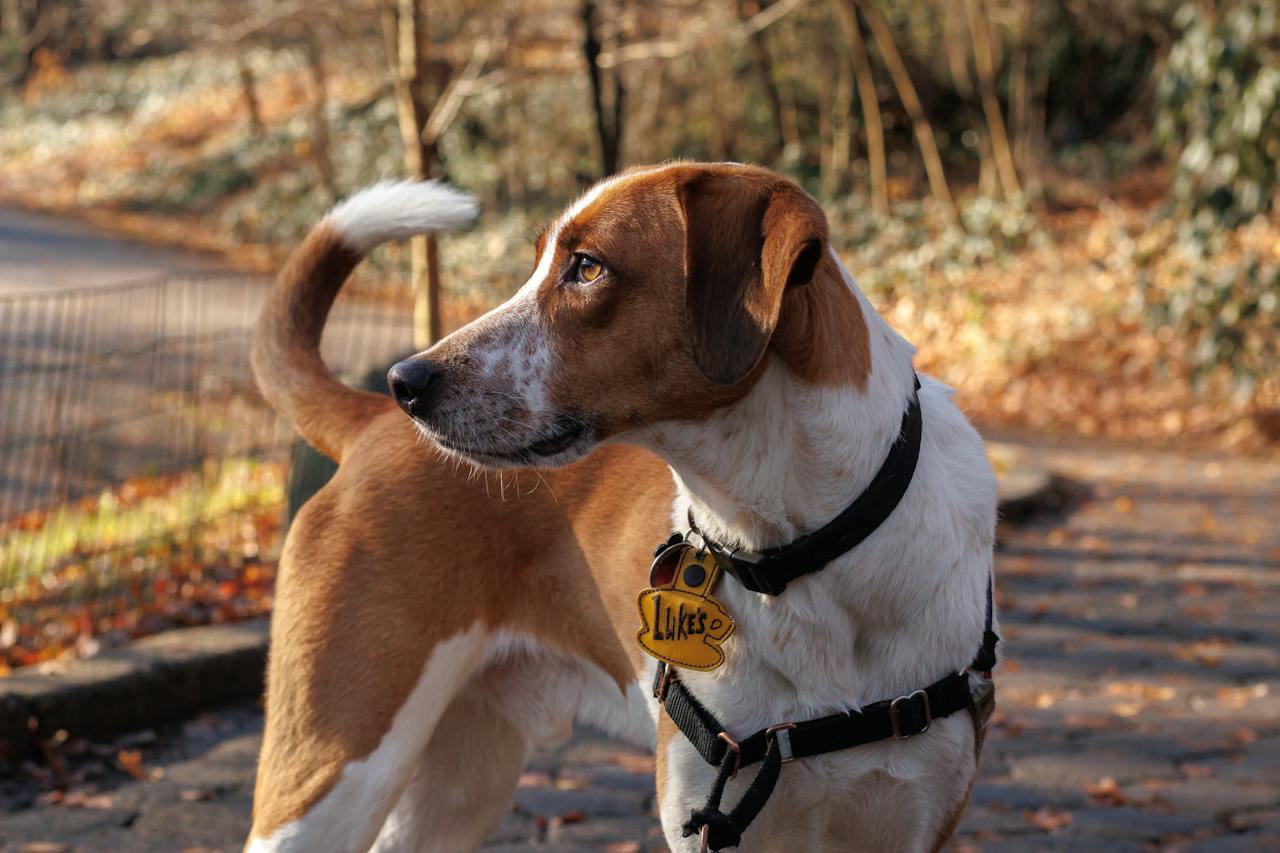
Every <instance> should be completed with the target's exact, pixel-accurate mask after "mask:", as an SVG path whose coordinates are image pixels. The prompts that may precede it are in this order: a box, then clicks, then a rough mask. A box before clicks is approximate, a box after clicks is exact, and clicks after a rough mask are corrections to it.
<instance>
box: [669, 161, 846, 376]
mask: <svg viewBox="0 0 1280 853" xmlns="http://www.w3.org/2000/svg"><path fill="white" fill-rule="evenodd" d="M679 196H680V207H681V208H682V210H683V212H684V220H685V250H684V251H685V277H686V280H685V317H686V323H687V331H688V335H689V340H690V342H691V344H692V346H693V358H694V361H695V362H696V363H697V365H698V369H699V370H701V371H702V373H703V375H705V376H706V377H707V378H708V379H710V380H711V381H712V382H714V383H716V384H718V385H733V384H734V383H737V382H740V381H742V380H743V379H744V378H746V377H747V376H748V375H749V374H750V373H751V371H752V370H753V369H754V368H755V366H756V364H758V363H759V361H760V358H761V357H762V356H763V355H764V351H765V348H766V347H767V346H768V345H769V339H770V338H771V337H772V336H773V330H774V327H776V326H777V324H778V312H779V311H780V310H781V308H782V295H783V292H784V291H785V290H786V289H787V288H788V287H792V286H799V285H804V284H807V283H808V282H809V280H810V279H811V278H813V272H814V268H815V267H817V265H818V261H820V260H821V259H822V255H823V253H824V252H825V251H826V246H827V220H826V217H825V216H824V215H823V213H822V209H821V208H820V207H818V204H817V202H815V201H814V200H813V199H812V198H810V197H809V196H808V195H806V194H805V192H804V191H803V190H801V189H800V188H799V187H797V186H796V185H795V184H792V183H790V182H788V181H782V180H778V181H760V180H758V179H756V178H755V177H754V176H741V175H735V174H731V173H729V174H725V173H717V172H703V173H699V174H696V175H694V176H693V177H691V178H689V179H688V180H686V181H684V182H683V183H682V184H681V185H680V187H679Z"/></svg>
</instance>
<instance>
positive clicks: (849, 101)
mask: <svg viewBox="0 0 1280 853" xmlns="http://www.w3.org/2000/svg"><path fill="white" fill-rule="evenodd" d="M851 64H852V63H850V62H841V63H840V67H839V70H838V71H837V73H836V82H835V91H834V92H833V93H832V98H831V147H830V148H829V157H828V159H827V162H826V164H825V166H826V168H825V169H824V171H823V179H824V180H823V192H824V193H825V194H826V195H827V196H828V197H831V196H835V195H837V194H838V193H840V192H842V191H843V190H844V189H845V188H846V187H847V186H848V183H847V182H848V177H849V165H850V162H851V160H852V159H853V127H852V125H853V116H852V107H853V73H852V69H851V68H850V65H851Z"/></svg>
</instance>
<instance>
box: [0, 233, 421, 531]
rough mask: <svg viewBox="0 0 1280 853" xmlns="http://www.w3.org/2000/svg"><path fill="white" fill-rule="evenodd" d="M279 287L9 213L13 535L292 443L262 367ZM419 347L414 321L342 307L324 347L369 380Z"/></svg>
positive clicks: (5, 325) (2, 495) (0, 298)
mask: <svg viewBox="0 0 1280 853" xmlns="http://www.w3.org/2000/svg"><path fill="white" fill-rule="evenodd" d="M220 269H221V270H222V271H219V270H220ZM267 283H268V279H267V278H266V277H263V276H248V275H241V274H238V273H234V272H226V271H225V268H224V267H223V265H222V264H221V263H220V262H219V261H218V259H217V258H215V257H213V256H209V255H202V254H197V253H191V252H184V251H180V250H177V249H167V248H162V247H157V246H151V245H146V244H143V243H137V242H132V241H129V240H123V239H120V238H118V237H115V236H111V235H108V234H105V233H101V232H98V231H95V230H93V229H90V228H87V227H85V226H82V225H79V224H77V223H74V222H70V221H68V220H65V219H60V218H58V217H54V216H48V215H45V214H36V213H27V212H22V211H15V210H11V209H4V208H0V400H3V406H0V522H4V521H5V520H7V519H10V518H12V517H14V516H16V515H18V514H20V513H24V512H27V511H28V510H32V509H37V508H41V507H45V506H49V505H51V504H56V503H60V502H65V501H69V500H74V499H76V498H78V497H80V496H82V495H85V494H92V493H96V492H97V491H98V490H100V489H102V488H105V487H107V486H110V485H112V484H115V483H118V482H121V481H122V480H124V479H126V478H129V477H132V476H136V475H139V474H143V473H156V472H164V471H172V470H178V469H181V468H184V467H186V466H188V465H191V464H192V463H194V462H198V461H199V460H201V459H203V458H205V457H206V456H207V455H210V454H238V453H246V452H256V451H257V450H258V449H260V448H261V447H262V446H264V445H270V444H271V443H273V442H275V441H278V440H281V439H282V437H283V433H281V432H280V431H278V430H277V425H276V420H275V417H274V415H273V414H271V413H270V412H267V411H266V410H265V409H264V408H263V407H262V406H261V404H260V402H259V401H258V400H257V398H256V392H255V391H254V390H253V381H252V379H251V377H250V375H249V366H248V338H249V333H250V330H251V329H252V326H253V322H254V320H255V319H256V317H257V314H258V310H259V307H260V306H261V303H262V299H263V296H264V294H265V293H266V285H267ZM412 349H413V347H412V333H411V329H410V319H409V314H408V312H407V311H397V310H396V309H394V308H391V307H389V306H385V305H379V304H368V303H366V304H354V303H349V302H346V301H343V302H340V304H339V305H338V306H337V308H336V309H335V310H334V313H333V316H332V318H331V319H330V323H329V328H328V330H327V331H326V334H325V341H324V352H325V357H326V360H327V361H328V362H329V364H330V365H331V366H333V367H334V369H335V370H338V371H355V372H356V373H362V372H363V371H365V370H367V369H368V368H369V367H370V366H371V365H375V364H380V365H386V364H389V363H390V362H391V361H393V360H394V359H395V358H396V357H399V356H401V355H403V354H404V353H406V352H409V351H411V350H412Z"/></svg>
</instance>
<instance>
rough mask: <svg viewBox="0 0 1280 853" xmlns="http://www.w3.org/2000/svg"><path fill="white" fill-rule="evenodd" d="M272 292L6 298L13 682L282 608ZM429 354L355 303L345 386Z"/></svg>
mask: <svg viewBox="0 0 1280 853" xmlns="http://www.w3.org/2000/svg"><path fill="white" fill-rule="evenodd" d="M268 284H269V283H268V282H267V281H266V280H264V279H263V278H261V277H256V276H246V275H240V274H225V273H220V274H193V275H182V276H167V277H161V278H155V279H150V280H144V281H138V282H132V283H128V284H122V285H117V286H110V287H93V288H84V289H74V290H57V291H49V292H44V293H36V294H29V295H13V296H0V674H2V673H3V672H4V671H7V669H9V668H11V667H14V666H21V665H29V664H35V663H40V662H42V661H46V660H50V659H53V658H57V657H60V656H63V655H66V654H75V653H81V654H85V653H92V652H93V651H95V650H96V649H97V648H99V647H101V646H102V645H103V644H115V643H118V642H120V641H123V640H124V639H127V638H129V637H133V636H137V635H140V634H145V633H152V632H154V631H157V630H163V629H164V628H167V627H171V626H174V625H181V624H193V623H203V622H210V621H220V620H227V619H238V618H244V617H246V616H250V615H253V614H256V613H261V612H265V611H266V610H267V609H269V608H270V604H271V586H272V580H273V578H274V560H273V559H272V555H273V553H274V551H275V549H276V547H277V545H278V538H279V531H280V519H281V511H282V509H283V506H284V501H285V494H286V483H287V479H288V476H289V471H288V468H289V460H290V458H291V455H295V454H291V447H292V446H293V444H294V442H295V439H294V434H293V432H292V430H291V428H290V427H289V426H288V425H287V424H285V423H283V422H282V421H281V420H280V419H279V418H278V417H277V416H276V415H275V413H274V412H273V411H272V410H271V409H270V408H269V407H268V406H267V405H266V403H265V402H264V401H263V399H262V398H261V396H260V395H259V394H258V392H257V389H256V386H255V385H254V382H253V378H252V375H251V372H250V368H249V357H248V353H249V338H250V334H251V330H252V326H253V322H254V321H255V319H256V317H257V314H258V310H259V308H260V307H261V304H262V301H263V299H264V297H265V295H266V293H267V292H268ZM411 348H412V329H411V325H410V313H409V312H408V311H406V310H403V309H402V308H401V307H399V306H397V305H395V304H393V303H389V302H387V301H385V300H384V301H358V300H356V299H352V298H344V299H340V300H339V303H338V305H337V306H335V308H334V312H333V315H332V317H331V319H330V322H329V325H328V327H327V328H326V333H325V339H324V342H323V345H322V350H323V353H324V356H325V359H326V361H327V362H328V363H329V365H330V366H331V367H332V368H333V369H334V370H335V371H336V372H338V373H339V374H340V375H346V376H358V375H360V374H362V373H366V372H368V371H369V370H370V369H371V368H374V367H385V366H386V365H387V364H389V363H391V362H392V361H394V360H395V359H396V358H397V357H399V356H402V355H403V354H404V353H406V352H409V351H410V350H411Z"/></svg>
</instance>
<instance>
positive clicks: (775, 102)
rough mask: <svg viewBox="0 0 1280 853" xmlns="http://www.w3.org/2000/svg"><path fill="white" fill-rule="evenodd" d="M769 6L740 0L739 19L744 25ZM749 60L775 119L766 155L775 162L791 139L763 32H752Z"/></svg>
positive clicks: (755, 0)
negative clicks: (744, 22) (789, 138)
mask: <svg viewBox="0 0 1280 853" xmlns="http://www.w3.org/2000/svg"><path fill="white" fill-rule="evenodd" d="M767 5H768V3H762V2H761V0H738V18H739V20H742V21H745V20H747V19H749V18H750V17H752V16H753V15H756V14H758V13H759V12H760V11H761V9H762V8H763V7H765V6H767ZM747 56H748V57H749V59H750V61H751V68H752V70H753V71H754V72H755V75H756V78H757V79H758V80H759V83H760V89H761V91H763V92H764V99H765V102H766V103H767V104H768V105H769V113H770V115H771V117H772V119H773V121H772V122H771V126H772V130H771V133H770V135H771V136H772V137H773V138H772V139H771V140H770V142H769V150H768V152H767V153H766V155H765V156H766V159H768V160H770V161H773V160H776V159H777V158H778V156H779V155H780V154H781V153H782V151H783V149H784V148H786V147H787V143H788V139H787V128H786V124H785V118H784V108H783V105H782V94H781V92H780V91H779V89H778V83H777V81H776V80H774V78H773V59H772V57H770V55H769V46H768V44H766V43H765V40H764V31H763V30H753V31H752V32H750V33H748V34H747Z"/></svg>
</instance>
